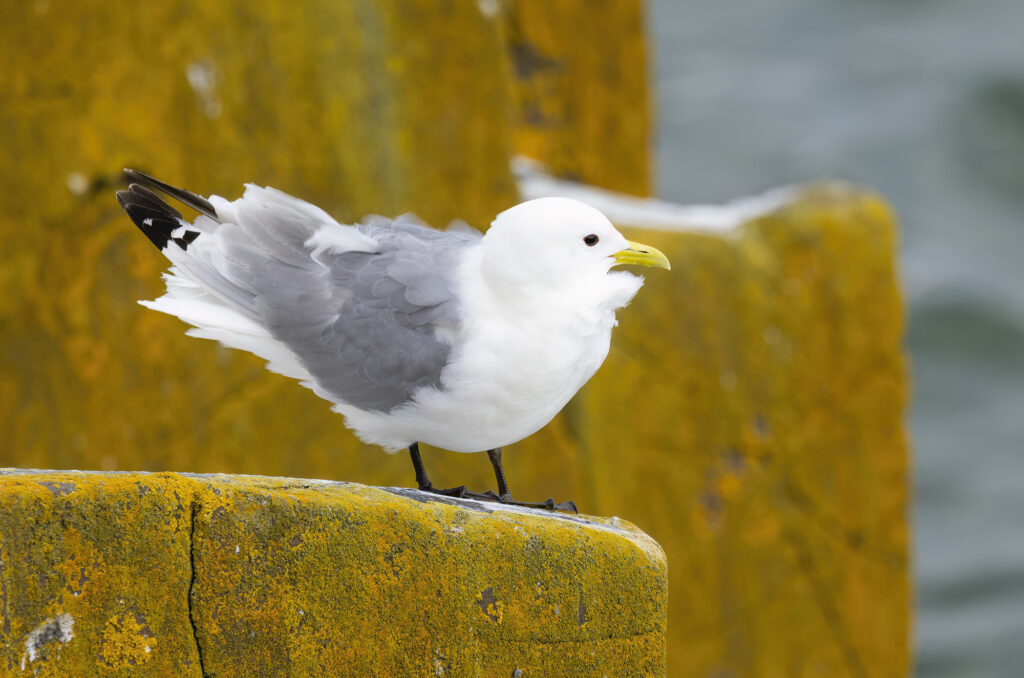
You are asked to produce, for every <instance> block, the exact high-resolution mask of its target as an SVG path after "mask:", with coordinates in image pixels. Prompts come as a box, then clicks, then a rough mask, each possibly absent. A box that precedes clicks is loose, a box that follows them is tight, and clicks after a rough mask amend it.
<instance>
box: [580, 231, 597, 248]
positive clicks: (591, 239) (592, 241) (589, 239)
mask: <svg viewBox="0 0 1024 678" xmlns="http://www.w3.org/2000/svg"><path fill="white" fill-rule="evenodd" d="M597 241H598V237H597V236H596V235H594V234H593V233H591V234H590V235H585V236H583V242H585V243H586V244H587V247H593V246H594V245H596V244H597Z"/></svg>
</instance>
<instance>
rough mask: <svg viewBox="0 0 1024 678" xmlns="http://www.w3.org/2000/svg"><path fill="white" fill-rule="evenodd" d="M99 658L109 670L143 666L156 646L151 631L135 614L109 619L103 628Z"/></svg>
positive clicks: (143, 620)
mask: <svg viewBox="0 0 1024 678" xmlns="http://www.w3.org/2000/svg"><path fill="white" fill-rule="evenodd" d="M102 643H103V644H102V645H101V647H100V657H101V661H102V662H103V664H105V665H106V666H107V667H108V668H111V669H124V668H129V667H137V666H141V665H142V664H145V663H146V662H148V661H149V660H150V659H151V658H152V656H153V655H152V652H153V650H154V648H155V647H156V645H157V639H156V638H155V637H154V636H153V631H152V630H151V629H150V628H149V624H147V623H146V620H145V618H144V617H142V615H140V614H137V613H130V614H123V615H119V616H117V617H111V618H110V619H108V620H107V623H106V624H105V625H104V628H103V641H102Z"/></svg>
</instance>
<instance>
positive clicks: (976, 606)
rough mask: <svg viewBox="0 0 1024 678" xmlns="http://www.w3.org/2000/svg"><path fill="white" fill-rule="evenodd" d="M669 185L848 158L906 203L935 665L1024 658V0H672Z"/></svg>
mask: <svg viewBox="0 0 1024 678" xmlns="http://www.w3.org/2000/svg"><path fill="white" fill-rule="evenodd" d="M650 27H651V31H652V34H653V36H654V46H655V55H654V69H655V73H656V81H657V88H656V92H657V97H658V98H657V102H658V103H657V117H658V126H657V139H658V142H657V157H658V173H657V175H658V180H657V181H658V192H659V193H660V194H661V195H662V196H664V197H666V198H671V199H673V200H678V201H684V202H692V201H702V202H703V201H710V200H725V199H729V198H731V197H734V196H737V195H743V194H747V193H751V192H754V191H760V190H763V189H765V188H768V187H770V186H774V185H777V184H786V183H792V182H802V181H808V180H812V179H815V178H818V177H823V176H829V177H841V178H844V179H849V180H852V181H855V182H859V183H863V184H866V185H869V186H872V187H874V188H877V189H878V190H879V191H881V192H882V193H883V194H884V195H885V196H886V197H887V198H888V199H889V200H890V201H891V202H892V204H893V205H894V206H895V209H896V212H897V213H898V215H899V218H900V221H901V225H902V237H903V243H902V249H901V256H900V267H901V277H902V280H903V285H904V290H905V295H906V304H907V312H908V314H909V329H908V333H907V338H906V345H907V349H908V350H909V352H910V355H911V356H912V365H913V370H912V373H913V374H912V377H913V378H912V382H913V394H914V395H913V399H912V400H913V404H912V407H911V417H910V423H911V427H912V440H913V448H914V520H913V534H914V557H913V563H914V565H913V567H914V571H915V575H916V585H917V603H916V605H917V618H916V633H915V635H916V645H917V649H916V653H917V659H916V671H917V675H918V676H920V677H921V678H938V677H947V676H948V677H952V676H964V677H966V676H1006V677H1010V676H1019V675H1021V670H1022V669H1021V667H1022V666H1024V642H1021V641H1022V640H1024V498H1022V497H1024V493H1022V487H1024V416H1022V412H1024V265H1022V262H1021V256H1022V254H1024V216H1022V215H1024V212H1022V210H1024V40H1022V39H1021V28H1022V27H1024V3H1021V2H1019V1H1018V0H981V1H978V2H970V3H967V2H954V1H951V0H945V1H943V0H937V1H930V2H921V1H912V0H904V1H900V2H839V1H835V0H833V1H828V2H815V1H813V0H761V1H760V2H756V3H750V2H736V1H726V2H716V3H702V2H675V1H674V0H653V1H652V2H651V4H650Z"/></svg>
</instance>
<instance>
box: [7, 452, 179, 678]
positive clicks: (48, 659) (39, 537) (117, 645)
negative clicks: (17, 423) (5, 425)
mask: <svg viewBox="0 0 1024 678" xmlns="http://www.w3.org/2000/svg"><path fill="white" fill-rule="evenodd" d="M192 493H193V492H192V490H190V488H189V484H188V483H187V482H185V481H183V480H182V479H181V478H178V477H176V476H170V475H134V476H133V475H123V474H121V475H105V474H83V473H73V472H68V473H65V472H31V471H23V472H4V473H3V474H0V563H2V564H0V603H2V605H3V609H2V610H0V612H2V615H0V616H2V620H0V638H2V640H3V646H4V648H5V650H4V655H5V656H4V657H0V673H2V672H3V671H5V670H6V671H11V670H13V668H14V667H16V666H20V662H21V660H22V655H23V654H25V643H26V641H27V640H28V639H29V637H30V635H31V633H32V632H33V631H34V630H36V629H39V628H42V627H43V626H45V624H46V623H47V620H54V619H64V620H67V626H68V628H69V629H70V633H69V634H68V635H69V636H70V638H69V639H68V640H67V642H66V643H63V644H61V645H60V646H59V652H57V651H53V652H50V651H47V652H38V653H35V656H34V658H33V655H32V653H28V654H27V655H26V656H25V662H26V671H30V672H31V673H32V674H34V675H39V676H64V675H84V674H89V673H96V672H98V671H100V670H101V669H102V671H103V672H104V674H105V675H125V676H128V675H135V674H134V673H133V667H134V666H135V665H138V664H140V663H142V662H145V663H146V666H147V667H148V668H149V669H151V670H152V671H153V672H154V675H195V669H196V668H197V667H198V656H197V655H196V653H195V643H194V642H193V641H192V639H191V637H190V636H191V634H182V633H181V629H183V628H188V624H189V622H188V599H187V592H188V586H189V581H190V578H191V570H190V566H189V558H188V555H189V532H190V529H189V526H190V522H191V521H190V514H189V509H188V505H189V502H190V497H191V495H192ZM51 625H52V624H51ZM43 636H45V638H49V637H50V636H53V634H52V633H51V634H45V633H44V634H43ZM45 638H44V639H45ZM158 641H159V644H160V649H159V651H157V650H156V643H157V642H158ZM50 645H52V643H50ZM146 645H149V647H150V650H151V652H149V653H147V652H145V649H144V648H145V646H146ZM54 647H57V646H54ZM133 662H134V664H133Z"/></svg>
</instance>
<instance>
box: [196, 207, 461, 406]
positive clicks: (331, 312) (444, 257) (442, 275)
mask: <svg viewBox="0 0 1024 678" xmlns="http://www.w3.org/2000/svg"><path fill="white" fill-rule="evenodd" d="M250 190H252V189H250ZM266 190H267V189H257V191H254V193H255V195H253V197H254V198H256V197H259V198H262V199H264V200H265V201H264V202H263V204H260V203H259V202H256V201H253V202H250V201H249V197H250V196H249V191H247V194H246V200H244V201H239V202H236V203H234V204H235V206H236V209H237V219H236V220H237V222H238V223H237V224H231V223H225V224H221V225H220V226H219V227H218V228H217V234H216V235H218V236H220V237H219V238H216V239H211V240H217V241H219V242H217V247H218V249H219V250H220V251H219V252H217V253H216V256H214V257H213V263H214V264H215V268H216V269H217V272H218V273H219V274H220V275H221V276H223V277H224V278H225V280H224V282H225V283H228V284H227V285H226V286H225V287H226V288H228V289H229V290H230V292H231V293H230V295H229V296H230V297H231V301H232V302H234V304H235V305H237V306H240V307H241V310H244V311H245V312H247V314H249V315H251V316H254V319H256V320H258V321H260V322H261V323H262V324H264V325H265V326H266V327H267V328H268V330H269V331H270V333H271V335H272V336H273V337H274V338H275V339H277V340H278V341H280V342H282V343H283V344H285V345H286V346H287V347H288V348H289V349H291V351H292V352H293V353H295V355H296V356H298V358H299V360H300V362H301V363H302V364H303V366H304V367H305V368H306V369H307V370H308V372H309V373H310V375H312V377H313V378H314V380H315V381H316V383H317V386H319V389H320V390H322V391H324V392H325V393H326V395H329V396H330V397H331V398H332V399H335V400H336V401H342V402H345V403H348V404H351V405H354V406H355V407H358V408H360V409H364V410H371V411H389V410H391V409H393V408H395V407H397V406H398V405H401V404H402V403H405V402H407V401H408V400H409V399H410V398H411V397H412V394H413V393H414V392H415V391H416V390H417V389H419V388H421V387H424V386H433V387H440V386H441V371H442V370H443V369H444V367H445V365H446V364H447V360H448V357H449V354H450V351H451V347H450V346H449V345H448V344H447V343H445V342H443V341H441V340H440V339H438V337H437V334H436V331H435V330H436V329H437V328H438V327H444V328H447V327H454V326H455V325H457V324H458V322H459V320H460V312H461V309H460V305H459V302H458V298H457V296H456V289H455V275H456V270H455V269H456V266H457V263H458V261H459V259H460V255H461V253H462V252H463V251H464V249H465V248H466V247H468V246H470V245H472V244H474V243H477V242H479V240H480V237H481V234H480V233H479V232H442V231H436V230H434V229H431V228H427V227H425V226H422V225H420V224H419V223H416V222H415V221H414V220H413V218H412V217H409V216H404V217H399V218H398V219H395V220H390V219H384V218H381V217H373V218H370V219H368V220H366V222H365V223H363V224H360V225H359V226H358V227H357V228H358V229H359V231H360V233H362V235H363V236H367V237H368V238H369V239H370V240H371V241H374V242H375V243H376V251H374V252H363V251H351V250H348V251H346V250H345V248H344V247H339V248H332V247H329V246H328V247H319V246H314V244H313V243H311V242H309V240H310V237H311V236H312V235H313V234H314V233H316V232H317V231H318V230H319V229H350V228H353V227H352V226H341V225H339V224H337V222H334V220H333V219H330V221H329V222H325V221H324V220H323V219H322V218H320V217H321V215H322V216H323V217H326V214H324V213H322V212H320V211H319V210H318V209H317V208H314V207H313V206H312V205H308V203H303V202H302V201H299V200H297V199H295V198H293V197H291V196H288V195H286V194H283V193H279V192H275V193H264V192H263V191H266ZM266 201H269V203H271V204H268V202H266ZM307 206H308V207H309V208H312V209H313V210H316V212H309V211H308V210H306V209H304V208H305V207H307ZM307 212H308V213H307ZM327 218H328V219H329V217H327ZM202 241H203V238H200V239H199V240H197V241H196V244H200V243H202ZM212 244H213V242H211V245H212ZM192 253H193V251H192V249H190V251H189V254H192ZM201 253H202V250H201V249H199V250H198V251H196V252H195V254H196V255H201ZM179 265H180V264H179ZM204 286H206V285H204ZM226 296H228V295H226Z"/></svg>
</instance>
